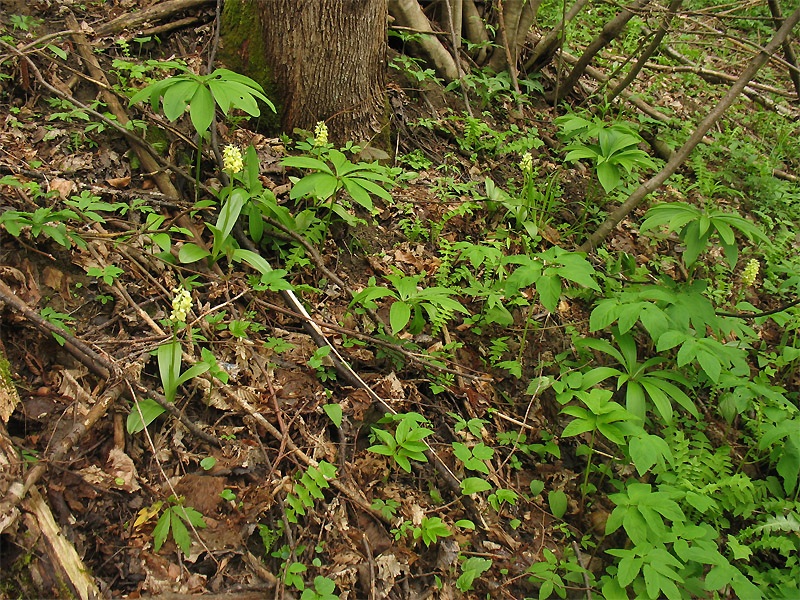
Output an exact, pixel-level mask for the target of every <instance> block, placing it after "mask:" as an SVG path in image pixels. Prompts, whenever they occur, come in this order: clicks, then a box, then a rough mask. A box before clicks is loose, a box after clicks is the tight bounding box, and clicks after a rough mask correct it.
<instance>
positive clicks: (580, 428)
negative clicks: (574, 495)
mask: <svg viewBox="0 0 800 600" xmlns="http://www.w3.org/2000/svg"><path fill="white" fill-rule="evenodd" d="M612 395H613V394H612V392H611V391H609V390H604V389H601V388H592V389H591V390H589V391H588V392H582V391H579V392H576V393H575V396H576V397H577V398H578V399H579V400H580V401H581V402H582V403H583V404H584V405H585V406H586V408H584V407H582V406H565V407H564V408H562V409H561V412H562V413H563V414H566V415H571V416H573V417H575V419H574V420H572V421H570V422H569V423H568V424H567V426H566V427H565V428H564V431H562V432H561V437H562V438H565V437H571V436H574V435H580V434H582V433H586V432H591V433H592V437H591V441H590V442H589V457H588V459H587V465H586V471H585V475H584V480H583V496H584V497H585V496H586V493H587V489H588V488H587V486H588V481H589V472H590V470H591V467H592V456H593V454H594V446H595V442H596V435H597V433H598V432H599V433H601V434H602V435H604V436H605V437H606V438H608V439H609V440H611V441H612V442H614V443H615V444H617V445H619V446H624V445H625V444H626V440H627V438H628V437H630V436H632V435H637V434H639V433H640V432H641V426H638V425H636V424H634V423H632V422H631V421H636V420H637V418H636V416H635V415H634V414H633V413H631V412H629V411H628V410H626V409H625V408H623V407H622V406H620V405H619V404H617V403H616V402H614V401H613V400H611V397H612Z"/></svg>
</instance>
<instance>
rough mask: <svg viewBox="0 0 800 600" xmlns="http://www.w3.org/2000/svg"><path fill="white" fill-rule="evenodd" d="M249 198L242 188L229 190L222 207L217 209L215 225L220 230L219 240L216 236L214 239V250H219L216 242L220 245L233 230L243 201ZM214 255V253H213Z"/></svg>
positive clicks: (243, 203)
mask: <svg viewBox="0 0 800 600" xmlns="http://www.w3.org/2000/svg"><path fill="white" fill-rule="evenodd" d="M249 199H250V196H249V195H248V193H247V192H246V191H245V190H243V189H242V188H239V187H237V188H234V189H233V191H232V192H231V195H230V196H229V197H228V199H227V200H226V201H225V204H223V206H222V209H220V211H219V217H217V223H216V227H217V229H219V230H220V232H221V234H220V237H221V238H222V239H221V240H219V241H218V240H217V239H216V237H215V239H214V246H215V249H216V250H219V247H218V244H219V246H220V247H221V244H222V242H223V240H224V239H225V238H227V237H228V236H229V235H230V233H231V231H233V227H234V225H236V221H237V220H238V219H239V215H240V214H241V212H242V208H244V205H245V203H246V202H247V201H248V200H249ZM214 255H215V256H216V253H215V254H214Z"/></svg>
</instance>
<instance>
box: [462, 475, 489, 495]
mask: <svg viewBox="0 0 800 600" xmlns="http://www.w3.org/2000/svg"><path fill="white" fill-rule="evenodd" d="M490 489H492V484H491V483H489V482H488V481H486V480H485V479H483V478H482V477H467V478H466V479H463V480H462V481H461V494H462V495H463V496H469V495H471V494H477V493H479V492H485V491H487V490H490Z"/></svg>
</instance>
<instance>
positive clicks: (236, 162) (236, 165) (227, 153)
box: [222, 144, 244, 174]
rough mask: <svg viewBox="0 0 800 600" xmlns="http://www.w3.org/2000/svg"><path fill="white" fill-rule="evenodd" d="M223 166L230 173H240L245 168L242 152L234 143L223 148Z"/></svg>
mask: <svg viewBox="0 0 800 600" xmlns="http://www.w3.org/2000/svg"><path fill="white" fill-rule="evenodd" d="M222 168H223V169H225V170H226V171H227V172H228V173H231V174H233V173H238V172H239V171H241V170H242V169H243V168H244V163H243V162H242V153H241V152H240V151H239V148H237V147H236V146H234V145H233V144H228V145H227V146H225V147H224V148H223V149H222Z"/></svg>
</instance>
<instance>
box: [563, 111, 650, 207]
mask: <svg viewBox="0 0 800 600" xmlns="http://www.w3.org/2000/svg"><path fill="white" fill-rule="evenodd" d="M556 123H557V124H558V125H559V126H560V127H561V133H562V137H564V138H566V139H567V140H571V141H572V143H570V144H569V145H568V146H567V147H566V148H565V150H566V152H567V155H566V156H565V157H564V160H566V161H576V160H581V159H584V158H588V159H589V160H591V161H592V162H593V163H594V164H595V172H596V174H597V179H598V181H599V182H600V185H602V186H603V190H604V191H605V193H606V194H608V193H609V192H611V191H613V190H614V189H616V188H617V187H618V186H619V184H620V180H621V178H622V169H624V170H625V172H626V173H628V175H630V174H631V173H632V172H633V170H634V169H638V168H645V167H647V168H652V167H655V163H654V162H653V161H652V159H651V158H650V157H649V156H647V153H646V152H644V151H643V150H640V149H639V148H638V145H639V144H640V143H642V141H643V140H642V138H641V136H639V135H638V134H637V133H636V132H635V131H634V130H633V129H632V128H631V127H629V126H627V125H625V124H622V123H615V124H613V125H611V126H607V125H606V124H604V123H603V122H602V121H599V120H598V119H595V120H593V121H589V120H587V119H584V118H583V117H580V116H578V115H574V114H570V115H564V116H563V117H559V118H557V119H556ZM590 138H597V143H587V141H586V140H587V139H590Z"/></svg>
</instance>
